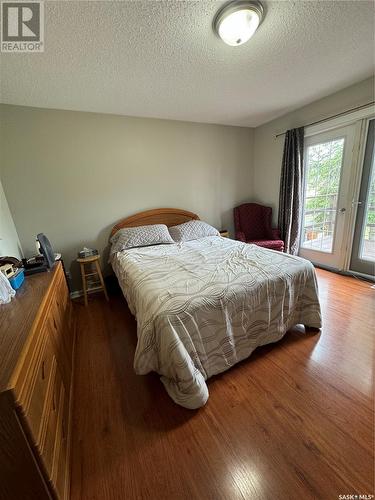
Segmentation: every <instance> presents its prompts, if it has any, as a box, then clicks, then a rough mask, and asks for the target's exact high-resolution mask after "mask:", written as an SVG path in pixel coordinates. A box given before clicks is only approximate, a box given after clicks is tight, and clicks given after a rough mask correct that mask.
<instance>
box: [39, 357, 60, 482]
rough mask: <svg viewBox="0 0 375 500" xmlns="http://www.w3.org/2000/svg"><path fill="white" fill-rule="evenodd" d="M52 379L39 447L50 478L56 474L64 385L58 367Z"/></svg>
mask: <svg viewBox="0 0 375 500" xmlns="http://www.w3.org/2000/svg"><path fill="white" fill-rule="evenodd" d="M53 375H54V380H53V383H52V384H51V387H50V388H49V392H48V395H47V398H48V399H47V413H46V420H45V422H44V425H43V429H42V433H41V434H42V435H41V442H40V444H39V449H40V452H41V456H42V459H43V463H44V465H45V468H46V470H47V472H48V475H49V477H50V478H51V479H52V478H53V476H54V475H56V467H57V456H56V454H57V451H58V448H59V428H58V427H59V409H60V406H61V405H60V399H61V395H62V397H64V386H63V384H62V379H61V375H60V372H59V370H58V368H57V367H56V368H55V367H54V374H53Z"/></svg>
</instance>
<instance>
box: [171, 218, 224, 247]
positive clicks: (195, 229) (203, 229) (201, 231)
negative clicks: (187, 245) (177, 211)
mask: <svg viewBox="0 0 375 500" xmlns="http://www.w3.org/2000/svg"><path fill="white" fill-rule="evenodd" d="M169 233H170V235H171V236H172V238H173V239H174V241H175V242H177V243H179V242H180V241H190V240H198V239H199V238H204V237H205V236H220V233H219V231H218V230H217V229H215V228H214V227H212V226H210V225H209V224H207V222H203V221H202V220H191V221H189V222H185V223H184V224H179V225H178V226H173V227H170V228H169Z"/></svg>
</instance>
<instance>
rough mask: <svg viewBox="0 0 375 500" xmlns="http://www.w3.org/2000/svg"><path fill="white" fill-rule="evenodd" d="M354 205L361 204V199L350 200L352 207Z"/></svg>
mask: <svg viewBox="0 0 375 500" xmlns="http://www.w3.org/2000/svg"><path fill="white" fill-rule="evenodd" d="M355 205H362V202H361V201H352V206H353V207H354V206H355Z"/></svg>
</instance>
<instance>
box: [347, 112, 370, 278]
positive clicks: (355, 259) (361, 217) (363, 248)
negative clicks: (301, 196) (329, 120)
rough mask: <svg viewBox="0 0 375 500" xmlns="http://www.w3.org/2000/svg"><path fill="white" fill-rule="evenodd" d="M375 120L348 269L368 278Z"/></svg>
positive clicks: (368, 140) (365, 159) (368, 142)
mask: <svg viewBox="0 0 375 500" xmlns="http://www.w3.org/2000/svg"><path fill="white" fill-rule="evenodd" d="M374 163H375V120H371V121H370V123H369V128H368V134H367V141H366V149H365V157H364V162H363V170H362V180H361V188H360V193H359V199H358V201H353V205H357V216H356V222H355V230H354V239H353V247H352V258H351V262H350V269H351V270H352V271H356V272H359V273H362V274H367V275H369V276H373V275H374V266H375V166H374Z"/></svg>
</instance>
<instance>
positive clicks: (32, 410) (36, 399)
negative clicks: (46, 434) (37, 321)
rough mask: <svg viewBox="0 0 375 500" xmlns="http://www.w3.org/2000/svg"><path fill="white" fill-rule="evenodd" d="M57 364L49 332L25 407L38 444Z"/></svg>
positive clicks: (45, 338) (25, 412)
mask: <svg viewBox="0 0 375 500" xmlns="http://www.w3.org/2000/svg"><path fill="white" fill-rule="evenodd" d="M55 365H56V358H55V355H54V353H53V350H52V345H51V340H50V338H49V336H48V332H47V335H45V337H44V344H43V345H42V348H41V354H40V357H39V358H38V361H37V363H36V369H35V372H34V373H35V376H34V377H33V380H32V384H31V385H30V391H29V394H28V397H27V398H26V402H25V403H24V407H23V411H24V414H25V416H26V419H27V422H28V425H29V427H30V430H31V432H32V434H33V436H34V440H35V442H36V443H37V444H39V442H40V439H41V436H40V433H41V428H42V423H43V422H42V421H43V418H45V413H46V405H47V390H48V385H49V383H52V380H51V378H52V377H53V373H52V369H53V367H54V366H55Z"/></svg>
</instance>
